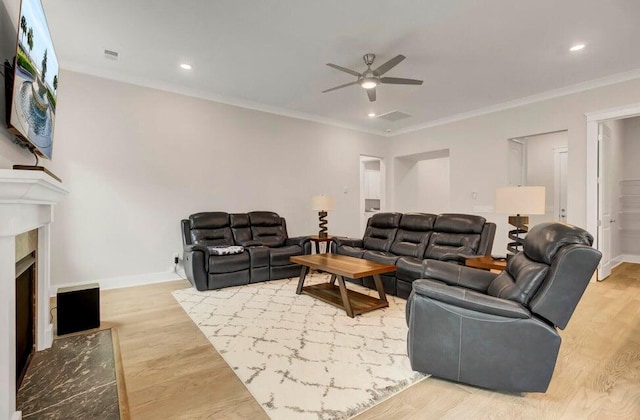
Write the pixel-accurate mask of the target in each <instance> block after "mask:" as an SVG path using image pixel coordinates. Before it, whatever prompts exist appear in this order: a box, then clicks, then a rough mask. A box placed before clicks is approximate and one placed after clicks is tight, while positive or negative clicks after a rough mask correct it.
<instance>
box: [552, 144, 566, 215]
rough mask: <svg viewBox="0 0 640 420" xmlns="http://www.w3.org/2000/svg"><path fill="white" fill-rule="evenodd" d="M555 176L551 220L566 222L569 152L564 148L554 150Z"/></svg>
mask: <svg viewBox="0 0 640 420" xmlns="http://www.w3.org/2000/svg"><path fill="white" fill-rule="evenodd" d="M554 159H555V171H554V173H555V175H554V184H555V185H554V198H553V210H554V212H553V220H557V221H559V222H565V223H566V221H567V176H568V168H569V166H568V164H569V150H568V149H567V148H566V147H562V148H558V149H554Z"/></svg>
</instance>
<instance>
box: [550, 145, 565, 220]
mask: <svg viewBox="0 0 640 420" xmlns="http://www.w3.org/2000/svg"><path fill="white" fill-rule="evenodd" d="M563 153H566V154H567V158H568V155H569V148H568V147H567V146H562V147H554V148H553V220H560V201H562V200H561V199H560V198H561V197H560V190H561V187H562V186H561V185H560V175H561V173H560V172H561V161H560V156H561V155H562V154H563ZM564 218H565V221H566V220H567V213H566V209H565V216H564Z"/></svg>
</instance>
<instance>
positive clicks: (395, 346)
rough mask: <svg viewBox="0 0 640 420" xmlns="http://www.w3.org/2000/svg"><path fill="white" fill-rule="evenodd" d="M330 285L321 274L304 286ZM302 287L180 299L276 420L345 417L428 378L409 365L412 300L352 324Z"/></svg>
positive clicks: (282, 283) (291, 284) (266, 285)
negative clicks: (298, 290)
mask: <svg viewBox="0 0 640 420" xmlns="http://www.w3.org/2000/svg"><path fill="white" fill-rule="evenodd" d="M327 279H328V276H327V275H325V274H314V275H311V276H307V280H306V282H305V284H313V283H318V282H321V281H327ZM297 283H298V279H297V278H295V279H284V280H276V281H270V282H262V283H255V284H249V285H246V286H239V287H232V288H226V289H220V290H211V291H206V292H198V291H197V290H196V289H194V288H189V289H184V290H177V291H174V292H173V296H174V297H175V298H176V300H177V301H178V302H179V303H180V305H181V306H182V308H183V309H184V310H185V312H186V313H187V314H188V315H189V316H190V317H191V319H192V320H193V322H194V323H195V324H196V325H197V326H198V327H199V328H200V330H201V331H202V332H203V333H204V335H205V336H206V337H207V338H208V339H209V341H210V342H211V344H213V346H214V347H215V348H216V350H217V351H218V352H219V353H220V355H221V356H222V357H223V358H224V360H225V361H226V362H227V363H228V364H229V366H231V368H233V370H234V371H235V373H236V375H238V377H239V378H240V380H242V382H243V383H244V384H245V386H246V387H247V388H248V389H249V391H250V392H251V394H253V396H254V398H255V399H256V400H257V401H258V402H259V403H260V405H261V406H262V408H263V409H264V410H265V411H266V413H267V414H268V415H269V416H270V417H271V418H272V419H278V420H279V419H296V420H298V419H346V418H349V417H352V416H354V415H356V414H358V413H360V412H362V411H364V410H366V409H368V408H370V407H372V406H374V405H375V404H377V403H379V402H381V401H383V400H385V399H387V398H389V397H390V396H392V395H394V394H396V393H398V392H399V391H402V390H403V389H405V388H407V387H408V386H410V385H412V384H414V383H416V382H418V381H419V380H421V379H423V378H425V377H426V376H425V375H423V374H420V373H418V372H414V371H412V370H411V367H410V365H409V359H408V357H407V344H406V343H407V324H406V321H405V306H406V301H405V300H403V299H400V298H397V297H395V296H388V299H389V307H388V308H385V309H378V310H375V311H372V312H369V313H366V314H363V315H358V316H356V317H355V318H349V317H348V316H347V314H346V313H345V311H344V310H341V309H338V308H336V307H334V306H331V305H329V304H326V303H324V302H322V301H320V300H317V299H315V298H313V297H311V296H307V295H304V294H303V295H296V292H295V291H296V286H297ZM347 287H348V288H349V289H354V290H357V291H360V292H363V293H367V294H373V293H375V292H374V291H373V290H370V289H367V288H364V287H361V286H358V285H354V284H352V283H348V284H347Z"/></svg>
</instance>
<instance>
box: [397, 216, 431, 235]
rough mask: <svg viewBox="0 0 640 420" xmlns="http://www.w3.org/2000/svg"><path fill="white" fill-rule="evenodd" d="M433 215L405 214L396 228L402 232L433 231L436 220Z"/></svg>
mask: <svg viewBox="0 0 640 420" xmlns="http://www.w3.org/2000/svg"><path fill="white" fill-rule="evenodd" d="M437 217H438V216H436V215H435V214H429V213H405V214H403V215H402V218H400V224H399V225H398V227H399V228H400V229H403V230H409V231H415V232H426V231H430V230H433V226H434V224H435V221H436V218H437Z"/></svg>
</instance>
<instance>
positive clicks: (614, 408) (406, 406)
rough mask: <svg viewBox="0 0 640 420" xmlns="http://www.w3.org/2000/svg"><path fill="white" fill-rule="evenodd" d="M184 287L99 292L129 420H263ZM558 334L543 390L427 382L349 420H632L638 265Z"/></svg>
mask: <svg viewBox="0 0 640 420" xmlns="http://www.w3.org/2000/svg"><path fill="white" fill-rule="evenodd" d="M186 287H189V283H188V282H187V281H186V280H184V281H176V282H170V283H163V284H157V285H151V286H143V287H132V288H127V289H116V290H108V291H104V292H102V321H103V327H109V326H111V327H115V328H117V329H118V334H119V340H120V347H121V348H120V350H121V356H122V363H123V367H124V374H125V378H126V387H127V393H128V400H129V409H130V413H131V418H133V419H154V420H156V419H266V418H268V417H267V416H266V414H265V413H264V411H263V410H262V408H261V407H260V405H259V404H258V403H257V402H256V401H255V400H254V399H253V397H252V396H251V394H250V393H249V392H248V391H247V389H246V388H245V387H244V385H243V384H242V383H241V382H240V380H239V379H238V378H237V377H236V375H235V374H234V373H233V371H232V370H231V369H230V368H229V367H228V366H227V365H226V363H225V362H224V361H223V360H222V358H221V357H220V356H219V355H218V353H217V352H216V351H215V349H214V348H213V347H212V346H211V345H210V344H209V342H208V341H207V339H206V338H205V337H204V335H203V334H202V333H201V332H200V330H199V329H198V328H197V327H196V326H195V324H193V323H192V322H191V320H190V318H189V317H188V316H187V315H186V314H185V313H184V312H183V310H182V308H181V307H180V305H178V303H177V302H176V301H175V300H174V298H173V297H172V296H171V291H172V290H175V289H182V288H186ZM561 335H562V339H563V343H562V346H561V348H560V355H559V357H558V362H557V365H556V370H555V373H554V376H553V379H552V381H551V385H550V386H549V390H548V392H547V393H545V394H523V395H513V394H504V393H498V392H491V391H487V390H483V389H478V388H473V387H470V386H465V385H460V384H456V383H452V382H447V381H443V380H439V379H435V378H428V379H426V380H424V381H422V382H420V383H418V384H416V385H414V386H412V387H410V388H409V389H407V390H405V391H403V392H401V393H399V394H398V395H396V396H394V397H393V398H390V399H388V400H387V401H385V402H383V403H381V404H379V405H377V406H375V407H373V408H371V409H370V410H368V411H366V412H364V413H362V414H361V415H359V416H358V417H357V419H358V420H364V419H390V418H393V419H435V418H448V419H462V418H474V419H478V418H491V419H515V418H519V419H544V418H553V419H587V418H588V419H640V265H634V264H623V265H621V266H619V267H617V268H616V269H615V270H614V272H613V274H612V276H611V277H610V278H609V279H607V280H605V281H604V282H601V283H591V284H590V285H589V287H588V288H587V291H586V293H585V295H584V297H583V298H582V300H581V302H580V304H579V305H578V308H577V309H576V312H575V313H574V316H573V318H572V319H571V321H570V322H569V325H568V326H567V328H566V330H564V331H561Z"/></svg>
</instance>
